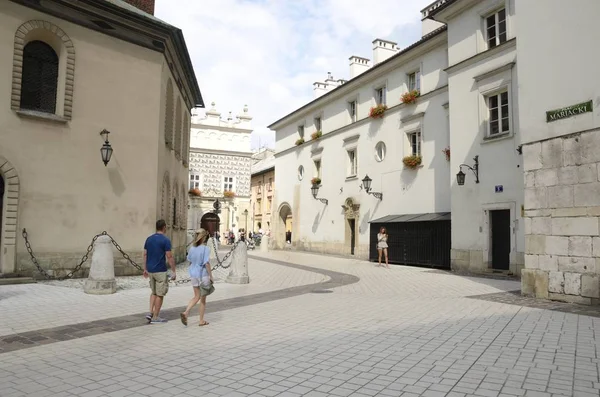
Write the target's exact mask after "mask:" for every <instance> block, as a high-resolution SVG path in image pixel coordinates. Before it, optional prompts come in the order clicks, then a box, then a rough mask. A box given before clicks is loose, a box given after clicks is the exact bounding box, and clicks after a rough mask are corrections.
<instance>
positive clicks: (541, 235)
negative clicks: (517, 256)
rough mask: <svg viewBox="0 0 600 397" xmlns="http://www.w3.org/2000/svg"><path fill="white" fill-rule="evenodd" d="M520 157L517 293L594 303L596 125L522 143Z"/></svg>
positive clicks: (598, 292)
mask: <svg viewBox="0 0 600 397" xmlns="http://www.w3.org/2000/svg"><path fill="white" fill-rule="evenodd" d="M523 157H524V160H525V162H524V166H525V169H524V171H525V186H526V188H525V236H526V237H525V238H526V250H527V251H526V255H525V269H524V270H523V274H522V292H523V294H527V295H535V296H537V297H539V298H550V299H554V300H562V301H568V302H579V303H585V304H598V303H599V298H600V278H599V275H600V225H599V221H600V130H594V131H590V132H583V133H578V134H573V135H569V136H565V137H561V138H555V139H551V140H547V141H544V142H537V143H533V144H529V145H526V146H524V147H523Z"/></svg>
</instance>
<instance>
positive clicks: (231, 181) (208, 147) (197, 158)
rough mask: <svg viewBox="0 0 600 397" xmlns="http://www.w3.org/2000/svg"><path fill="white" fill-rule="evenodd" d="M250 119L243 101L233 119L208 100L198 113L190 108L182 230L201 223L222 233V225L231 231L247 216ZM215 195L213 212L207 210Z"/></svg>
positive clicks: (244, 225) (212, 203) (245, 221)
mask: <svg viewBox="0 0 600 397" xmlns="http://www.w3.org/2000/svg"><path fill="white" fill-rule="evenodd" d="M251 121H252V117H251V116H250V115H249V114H248V108H247V107H244V109H243V112H242V113H241V114H239V115H238V116H236V118H235V120H234V119H233V116H232V115H231V112H229V115H228V117H227V119H222V118H221V113H220V112H218V111H217V110H216V108H215V103H214V102H213V103H212V104H211V108H210V109H209V110H207V111H206V114H205V115H204V116H203V117H200V116H199V115H198V113H193V115H192V124H191V125H192V130H191V140H190V169H189V170H190V173H189V186H188V187H189V211H188V230H193V229H197V228H199V227H203V228H205V229H207V230H209V231H211V232H214V231H216V230H219V232H220V233H221V235H223V233H224V232H225V231H227V230H233V231H234V232H235V233H237V231H238V230H239V229H241V228H245V227H246V223H247V222H250V216H251V215H250V213H249V211H250V167H251V165H252V150H251V145H250V134H251V133H252V126H251ZM193 189H198V190H199V192H200V194H201V196H196V195H194V194H193V193H194V192H193ZM195 194H198V192H195ZM217 200H218V201H219V203H220V204H221V208H220V213H219V214H215V213H214V212H213V211H214V203H215V202H216V201H217ZM248 225H250V224H248Z"/></svg>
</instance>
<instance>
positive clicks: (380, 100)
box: [375, 87, 385, 105]
mask: <svg viewBox="0 0 600 397" xmlns="http://www.w3.org/2000/svg"><path fill="white" fill-rule="evenodd" d="M375 102H376V103H377V104H378V105H385V87H381V88H377V89H376V90H375Z"/></svg>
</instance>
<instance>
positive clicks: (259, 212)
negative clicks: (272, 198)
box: [256, 199, 262, 215]
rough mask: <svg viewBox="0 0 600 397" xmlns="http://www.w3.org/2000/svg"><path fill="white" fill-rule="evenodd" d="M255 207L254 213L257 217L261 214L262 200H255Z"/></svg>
mask: <svg viewBox="0 0 600 397" xmlns="http://www.w3.org/2000/svg"><path fill="white" fill-rule="evenodd" d="M256 207H257V211H256V213H257V214H258V215H260V214H262V200H261V199H257V200H256Z"/></svg>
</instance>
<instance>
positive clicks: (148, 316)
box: [146, 313, 152, 322]
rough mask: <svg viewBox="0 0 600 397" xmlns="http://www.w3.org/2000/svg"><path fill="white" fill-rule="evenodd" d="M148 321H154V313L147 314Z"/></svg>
mask: <svg viewBox="0 0 600 397" xmlns="http://www.w3.org/2000/svg"><path fill="white" fill-rule="evenodd" d="M146 320H148V322H150V321H151V320H152V313H148V314H146Z"/></svg>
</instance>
